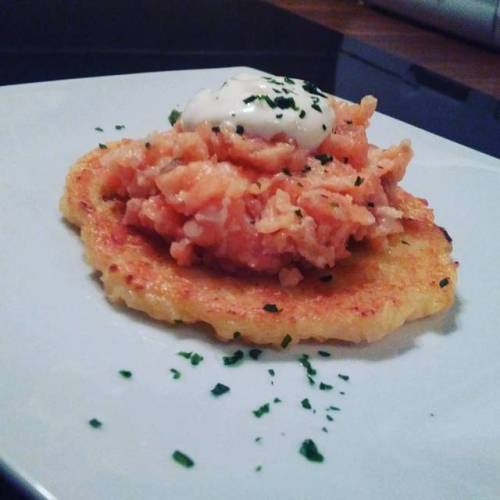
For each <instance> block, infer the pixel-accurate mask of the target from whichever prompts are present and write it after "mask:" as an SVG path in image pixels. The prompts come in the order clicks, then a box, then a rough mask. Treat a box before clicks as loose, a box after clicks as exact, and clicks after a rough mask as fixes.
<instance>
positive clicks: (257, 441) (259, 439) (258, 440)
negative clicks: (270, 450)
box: [254, 436, 262, 443]
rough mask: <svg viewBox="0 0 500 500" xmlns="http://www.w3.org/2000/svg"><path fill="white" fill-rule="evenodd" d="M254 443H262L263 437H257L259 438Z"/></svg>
mask: <svg viewBox="0 0 500 500" xmlns="http://www.w3.org/2000/svg"><path fill="white" fill-rule="evenodd" d="M254 441H255V442H256V443H260V442H261V441H262V437H261V436H257V437H256V438H255V439H254Z"/></svg>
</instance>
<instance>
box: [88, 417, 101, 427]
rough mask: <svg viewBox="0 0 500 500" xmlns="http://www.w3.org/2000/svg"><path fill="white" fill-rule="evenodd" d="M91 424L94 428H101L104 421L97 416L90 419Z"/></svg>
mask: <svg viewBox="0 0 500 500" xmlns="http://www.w3.org/2000/svg"><path fill="white" fill-rule="evenodd" d="M89 425H90V427H92V428H94V429H100V428H101V427H102V422H101V421H100V420H97V418H92V419H90V420H89Z"/></svg>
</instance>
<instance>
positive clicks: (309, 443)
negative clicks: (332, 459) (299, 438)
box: [299, 439, 324, 462]
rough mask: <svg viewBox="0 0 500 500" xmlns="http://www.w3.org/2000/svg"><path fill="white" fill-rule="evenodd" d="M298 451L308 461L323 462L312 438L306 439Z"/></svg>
mask: <svg viewBox="0 0 500 500" xmlns="http://www.w3.org/2000/svg"><path fill="white" fill-rule="evenodd" d="M299 452H300V454H301V455H303V456H304V457H306V458H307V460H309V461H310V462H323V460H324V458H323V455H322V454H321V453H320V452H319V451H318V448H317V446H316V444H315V443H314V441H313V440H312V439H306V440H305V441H304V442H303V443H302V445H301V446H300V450H299Z"/></svg>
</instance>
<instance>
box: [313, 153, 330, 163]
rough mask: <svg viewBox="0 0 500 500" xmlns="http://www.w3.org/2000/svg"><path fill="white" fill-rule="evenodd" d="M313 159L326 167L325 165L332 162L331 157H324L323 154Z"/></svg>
mask: <svg viewBox="0 0 500 500" xmlns="http://www.w3.org/2000/svg"><path fill="white" fill-rule="evenodd" d="M314 158H316V160H319V161H320V162H321V165H326V164H327V163H330V162H331V161H333V157H331V156H330V155H325V154H322V155H316V156H315V157H314Z"/></svg>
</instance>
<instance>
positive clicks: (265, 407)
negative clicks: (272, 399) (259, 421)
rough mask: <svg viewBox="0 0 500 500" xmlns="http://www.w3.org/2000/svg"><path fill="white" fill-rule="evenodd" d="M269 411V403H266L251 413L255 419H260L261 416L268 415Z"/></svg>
mask: <svg viewBox="0 0 500 500" xmlns="http://www.w3.org/2000/svg"><path fill="white" fill-rule="evenodd" d="M269 411H270V409H269V403H266V404H263V405H262V406H260V407H259V408H257V409H256V410H254V411H253V412H252V413H253V414H254V415H255V416H256V417H257V418H260V417H262V415H264V414H265V413H269Z"/></svg>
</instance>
